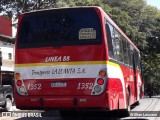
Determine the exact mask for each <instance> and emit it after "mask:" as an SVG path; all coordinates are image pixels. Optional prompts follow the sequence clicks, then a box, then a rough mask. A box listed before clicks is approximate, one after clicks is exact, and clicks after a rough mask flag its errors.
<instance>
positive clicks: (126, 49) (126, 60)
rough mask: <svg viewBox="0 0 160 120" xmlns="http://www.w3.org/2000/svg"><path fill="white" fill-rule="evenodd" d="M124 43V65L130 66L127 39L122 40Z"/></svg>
mask: <svg viewBox="0 0 160 120" xmlns="http://www.w3.org/2000/svg"><path fill="white" fill-rule="evenodd" d="M122 43H123V55H124V64H126V65H129V54H128V46H127V40H125V38H122Z"/></svg>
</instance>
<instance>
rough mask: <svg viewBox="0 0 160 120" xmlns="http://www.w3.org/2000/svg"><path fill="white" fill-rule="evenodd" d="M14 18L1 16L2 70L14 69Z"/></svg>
mask: <svg viewBox="0 0 160 120" xmlns="http://www.w3.org/2000/svg"><path fill="white" fill-rule="evenodd" d="M12 24H13V20H12V19H11V18H7V17H6V16H0V51H1V52H2V67H1V71H2V72H3V71H8V72H9V71H14V38H15V33H16V29H15V28H14V27H13V26H12Z"/></svg>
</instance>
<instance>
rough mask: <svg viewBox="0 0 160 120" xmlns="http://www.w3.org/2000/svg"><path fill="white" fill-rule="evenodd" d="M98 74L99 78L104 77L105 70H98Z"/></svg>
mask: <svg viewBox="0 0 160 120" xmlns="http://www.w3.org/2000/svg"><path fill="white" fill-rule="evenodd" d="M99 76H100V77H101V78H104V77H105V76H106V72H105V71H104V70H101V71H100V72H99Z"/></svg>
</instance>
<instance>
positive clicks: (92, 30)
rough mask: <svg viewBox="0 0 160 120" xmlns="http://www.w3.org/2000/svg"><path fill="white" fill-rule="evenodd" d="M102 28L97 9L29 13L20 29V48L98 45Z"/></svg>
mask: <svg viewBox="0 0 160 120" xmlns="http://www.w3.org/2000/svg"><path fill="white" fill-rule="evenodd" d="M100 26H101V25H100V20H99V16H98V14H97V12H96V10H95V9H94V8H85V9H80V8H74V9H54V10H46V11H39V12H32V13H26V14H25V15H24V17H23V19H22V21H21V25H20V27H19V34H18V48H24V47H27V48H29V47H49V46H53V45H55V44H60V45H72V44H73V45H74V44H76V45H77V44H87V43H88V44H90V43H93V44H95V43H99V42H101V37H102V34H101V27H100Z"/></svg>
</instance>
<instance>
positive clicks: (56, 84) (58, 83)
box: [51, 82, 67, 87]
mask: <svg viewBox="0 0 160 120" xmlns="http://www.w3.org/2000/svg"><path fill="white" fill-rule="evenodd" d="M66 86H67V83H66V82H52V83H51V87H66Z"/></svg>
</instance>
